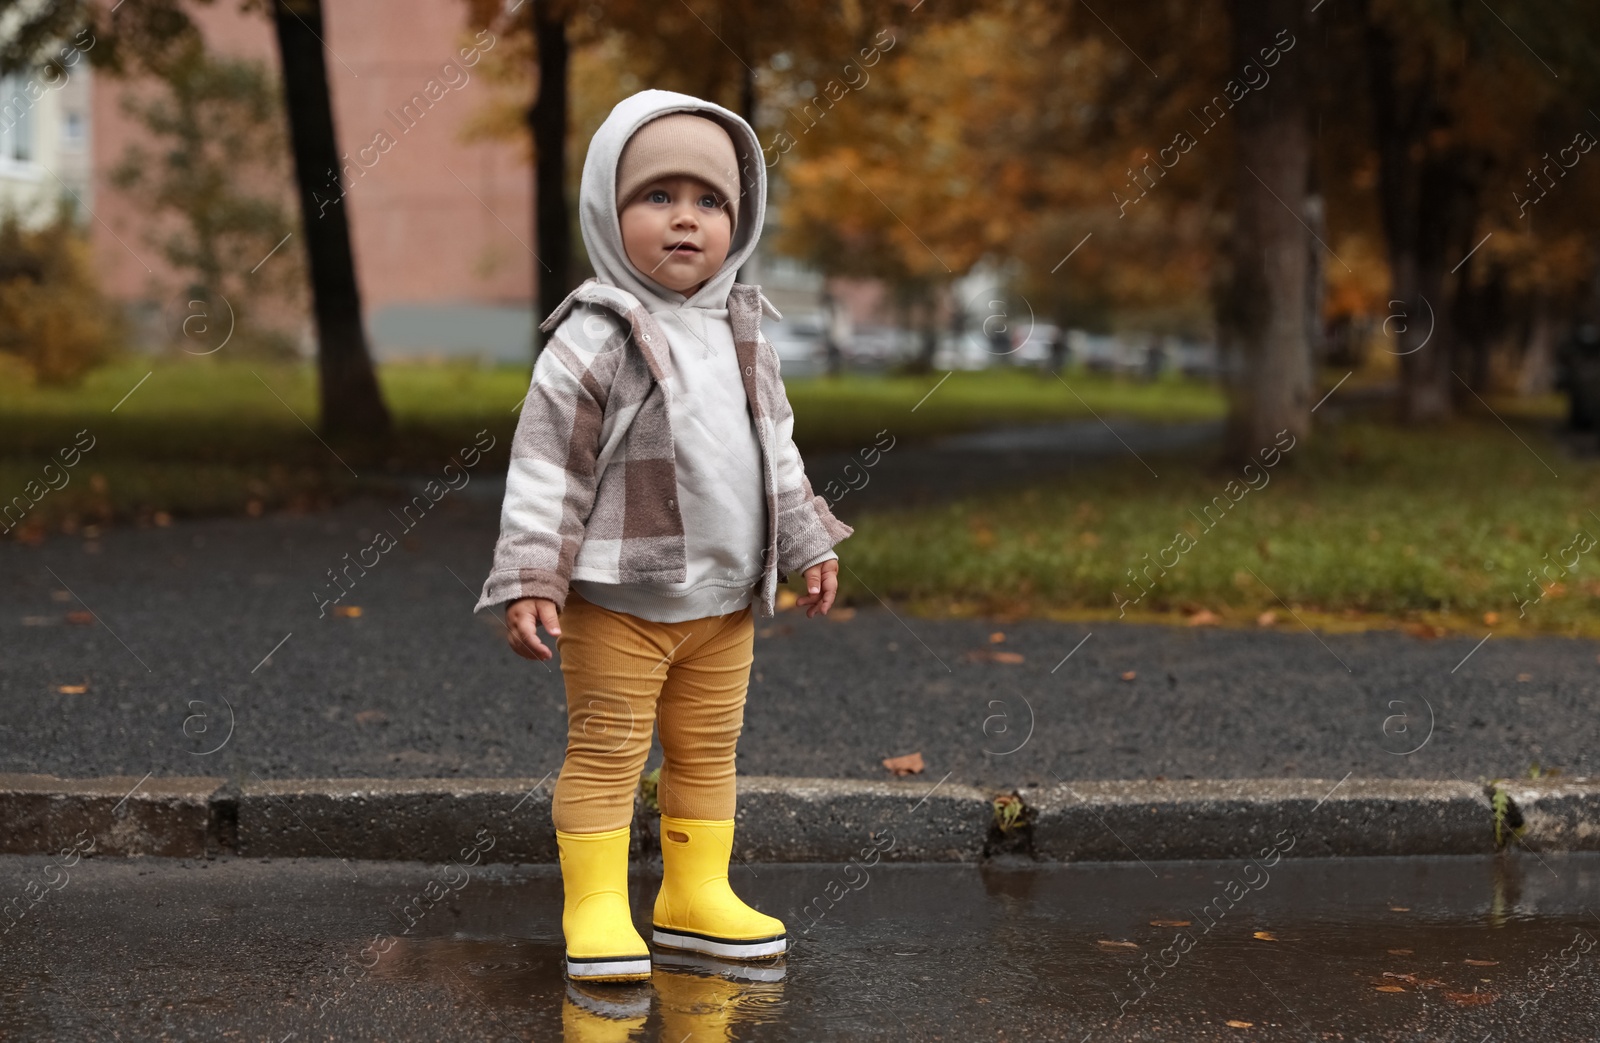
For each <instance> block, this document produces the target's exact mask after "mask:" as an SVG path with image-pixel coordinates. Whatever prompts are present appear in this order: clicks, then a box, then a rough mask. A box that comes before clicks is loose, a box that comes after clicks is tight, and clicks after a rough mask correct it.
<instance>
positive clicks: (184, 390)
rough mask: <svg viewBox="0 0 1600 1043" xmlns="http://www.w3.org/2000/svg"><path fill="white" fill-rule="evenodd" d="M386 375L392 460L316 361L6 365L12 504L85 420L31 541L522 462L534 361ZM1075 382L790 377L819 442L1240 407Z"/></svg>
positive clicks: (1, 488)
mask: <svg viewBox="0 0 1600 1043" xmlns="http://www.w3.org/2000/svg"><path fill="white" fill-rule="evenodd" d="M147 375H148V377H147ZM379 379H380V382H381V384H382V386H383V391H384V396H385V399H386V401H387V402H388V403H389V407H390V409H391V411H392V412H393V414H394V417H395V426H396V438H395V442H394V445H393V447H392V450H391V451H390V453H389V454H388V456H387V457H386V458H384V459H381V460H373V459H363V458H359V457H357V456H356V455H353V454H351V453H349V452H343V451H341V452H340V453H338V454H336V453H335V451H334V450H333V449H330V448H329V447H328V446H325V445H323V444H322V442H321V441H320V440H319V439H318V438H317V437H316V435H314V434H313V433H312V432H311V431H310V430H309V429H308V428H307V426H306V425H307V424H309V425H311V426H312V427H315V426H316V416H317V401H316V388H317V385H316V381H315V374H314V372H313V371H312V369H311V368H310V367H309V366H305V365H293V366H286V365H281V364H278V365H275V364H270V363H256V364H251V363H244V362H231V361H223V360H219V359H213V358H185V359H131V360H125V361H123V362H121V363H118V364H116V365H113V366H109V367H106V368H104V369H101V370H97V371H95V372H94V373H92V374H91V375H90V376H89V377H88V379H87V380H85V381H84V383H83V384H82V385H81V386H79V387H76V388H72V389H54V388H44V387H36V386H30V385H29V384H28V382H27V381H25V380H23V379H21V378H20V375H19V374H17V373H15V372H7V373H0V447H3V448H0V497H3V498H4V501H0V502H8V501H9V499H10V498H11V497H12V496H15V495H17V494H20V493H22V492H23V491H24V489H25V488H26V487H27V485H28V483H29V482H31V481H40V480H41V479H42V473H43V472H42V469H43V467H44V466H45V465H46V464H48V463H49V462H50V460H51V458H52V456H53V455H54V454H56V453H57V452H58V451H60V450H61V449H62V448H64V447H66V446H70V445H71V444H73V442H74V440H75V438H76V437H77V433H78V432H80V431H87V432H88V433H89V434H88V436H86V437H92V438H93V439H94V440H95V441H94V448H93V449H92V450H91V451H90V452H89V453H88V454H87V455H86V456H85V457H84V460H83V461H82V462H81V463H80V465H79V466H78V467H76V468H74V469H73V470H72V471H71V472H70V474H69V479H70V480H69V481H68V483H67V484H66V485H65V486H64V487H63V488H61V489H60V490H59V491H54V492H50V493H48V494H47V495H46V496H44V497H43V498H42V499H40V500H39V502H38V503H37V504H36V505H34V507H33V508H32V510H31V511H30V512H29V516H28V519H27V523H26V524H25V525H23V526H21V527H19V530H18V531H19V532H21V533H22V534H23V535H24V536H25V537H26V538H35V537H37V536H39V535H41V534H42V533H43V532H45V531H54V530H60V529H66V530H76V529H77V528H79V527H81V526H82V525H84V524H98V525H103V524H108V523H115V522H126V521H135V522H145V523H148V522H151V521H156V522H160V521H163V520H165V519H166V518H169V517H183V516H202V515H214V514H227V513H241V512H247V511H248V512H251V513H259V512H261V511H264V510H274V509H280V508H289V509H311V508H315V507H318V506H322V505H325V504H327V503H330V502H332V501H334V500H337V499H339V498H340V497H344V496H348V495H350V494H351V493H353V492H355V491H357V490H359V489H363V488H366V489H382V488H385V482H390V481H392V480H393V477H394V476H395V475H397V474H400V473H429V474H431V473H435V472H437V471H439V470H440V469H441V468H442V467H443V466H444V465H445V464H446V463H447V462H448V461H449V459H450V458H451V456H452V455H455V454H458V453H459V452H460V451H461V449H462V448H463V447H465V446H467V445H470V444H471V443H472V442H473V440H474V436H475V435H476V433H477V432H479V431H482V430H488V431H489V433H490V434H492V435H493V436H494V437H495V440H496V446H495V448H494V450H493V451H491V452H490V453H489V454H488V455H487V458H486V459H485V461H484V462H483V463H481V464H479V469H480V473H486V474H494V473H504V470H505V466H506V453H507V450H508V448H509V445H510V441H511V433H512V431H513V429H514V427H515V424H516V414H515V413H514V412H513V410H514V408H515V406H516V405H517V404H518V403H519V402H521V401H522V398H523V396H524V395H525V394H526V393H527V388H528V373H527V371H525V370H523V369H520V368H515V367H507V368H482V367H478V366H475V365H390V366H384V367H382V368H381V369H380V373H379ZM1071 383H1072V389H1071V390H1069V389H1068V387H1067V386H1066V385H1065V384H1063V383H1062V382H1061V381H1059V380H1056V379H1054V378H1050V377H1040V376H1038V375H1036V374H1033V373H1029V372H1006V371H996V372H982V373H958V374H954V375H952V376H951V377H950V378H949V379H948V380H945V381H944V382H943V383H942V384H941V383H940V375H934V376H929V377H926V378H910V377H904V378H894V379H884V378H873V377H866V376H854V375H851V376H846V377H844V378H842V379H840V380H837V381H829V380H827V379H825V378H797V379H792V380H789V381H786V384H787V386H788V390H789V395H790V399H791V401H792V402H793V404H794V407H795V411H796V418H797V419H796V434H795V440H796V442H797V443H798V444H799V445H800V447H801V450H802V452H806V453H814V452H821V451H824V450H828V449H851V448H856V447H859V446H863V445H868V444H870V443H871V442H872V440H873V437H874V433H875V432H876V431H878V430H879V429H881V427H882V424H881V418H882V417H884V416H901V417H903V418H904V419H902V420H897V421H896V426H895V432H894V434H895V436H896V438H897V444H899V443H903V442H907V441H915V440H916V439H918V438H921V437H926V436H929V435H934V434H941V433H946V432H953V431H965V430H974V429H978V428H983V427H991V426H995V425H998V424H1002V423H1030V422H1044V421H1049V420H1057V419H1068V418H1081V417H1087V416H1089V415H1090V414H1089V409H1090V408H1092V409H1094V410H1095V412H1098V413H1101V414H1104V415H1113V416H1136V417H1142V418H1145V419H1150V420H1167V419H1183V418H1191V417H1208V416H1220V415H1221V412H1222V400H1221V397H1220V395H1219V394H1218V393H1217V392H1216V391H1215V389H1213V388H1210V387H1208V386H1206V385H1204V384H1202V383H1198V382H1194V381H1184V380H1177V379H1172V380H1164V381H1160V382H1158V383H1157V384H1155V385H1139V384H1135V383H1132V382H1127V381H1122V380H1118V379H1114V378H1110V377H1105V376H1087V375H1083V376H1073V377H1072V378H1071ZM935 387H937V390H934V389H935ZM930 392H932V393H931V394H930ZM1074 392H1076V396H1081V401H1080V398H1079V397H1076V396H1075V395H1074ZM919 400H921V401H922V404H921V405H920V406H919V407H918V408H917V409H916V410H915V411H914V412H913V411H912V409H911V407H913V406H917V404H918V402H919ZM302 421H304V422H302ZM346 463H348V465H349V466H348V467H347V466H346ZM352 471H354V472H356V474H354V475H353V474H352V473H351V472H352ZM356 475H359V477H357V476H356ZM57 480H58V481H59V479H57ZM35 488H38V487H37V486H36V487H35Z"/></svg>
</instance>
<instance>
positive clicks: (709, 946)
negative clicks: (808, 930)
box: [651, 927, 789, 960]
mask: <svg viewBox="0 0 1600 1043" xmlns="http://www.w3.org/2000/svg"><path fill="white" fill-rule="evenodd" d="M651 941H653V942H655V944H657V945H659V946H661V947H662V948H664V949H681V950H684V951H686V952H703V953H706V954H707V955H709V956H721V957H722V958H723V959H728V960H752V959H761V958H763V957H768V956H780V955H782V954H783V953H784V951H785V950H787V949H788V947H789V936H788V935H786V934H780V935H776V936H774V937H771V938H753V939H751V940H749V941H731V940H728V939H725V938H716V937H713V936H711V935H704V934H691V933H689V932H687V931H669V930H663V929H662V928H660V927H657V928H655V933H654V934H653V935H652V936H651Z"/></svg>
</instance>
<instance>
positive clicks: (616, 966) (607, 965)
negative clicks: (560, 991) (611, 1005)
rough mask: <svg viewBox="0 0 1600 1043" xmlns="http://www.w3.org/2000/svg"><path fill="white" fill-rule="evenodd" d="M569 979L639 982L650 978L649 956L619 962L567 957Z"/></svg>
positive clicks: (630, 957) (634, 957)
mask: <svg viewBox="0 0 1600 1043" xmlns="http://www.w3.org/2000/svg"><path fill="white" fill-rule="evenodd" d="M567 977H569V978H571V979H572V980H573V981H639V980H643V979H645V978H648V977H650V957H649V956H629V957H626V958H624V959H618V960H574V959H573V958H572V957H570V956H569V957H567Z"/></svg>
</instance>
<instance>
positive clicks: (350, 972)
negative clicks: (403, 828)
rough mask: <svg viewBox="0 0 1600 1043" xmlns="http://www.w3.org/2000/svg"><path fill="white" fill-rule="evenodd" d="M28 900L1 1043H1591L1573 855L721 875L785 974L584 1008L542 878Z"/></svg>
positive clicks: (294, 866) (3, 879)
mask: <svg viewBox="0 0 1600 1043" xmlns="http://www.w3.org/2000/svg"><path fill="white" fill-rule="evenodd" d="M52 865H54V866H55V868H54V871H53V872H52V871H51V866H52ZM1263 865H1265V866H1266V867H1265V868H1263ZM447 870H448V872H447ZM40 881H48V882H49V886H46V887H44V888H43V889H42V890H43V898H41V899H40V900H39V901H38V902H37V903H36V904H34V905H33V906H32V909H31V912H30V913H29V914H28V915H26V916H23V917H22V918H21V919H20V920H17V921H15V922H12V921H10V920H9V919H6V923H7V925H8V927H9V929H8V930H6V933H5V934H4V941H3V943H0V1038H5V1039H8V1040H11V1039H14V1040H57V1041H63V1043H75V1041H80V1040H93V1041H108V1040H157V1039H161V1040H191V1039H193V1040H199V1039H206V1040H215V1039H235V1040H245V1041H257V1040H260V1041H270V1043H288V1041H297V1043H298V1041H307V1040H387V1041H396V1043H398V1041H408V1040H430V1041H433V1040H446V1039H448V1040H461V1041H469V1040H488V1041H504V1040H531V1041H549V1040H561V1041H565V1043H594V1041H602V1040H603V1041H622V1040H665V1041H669V1043H683V1041H684V1040H689V1039H692V1040H694V1041H697V1043H712V1041H724V1040H807V1041H816V1040H821V1041H832V1040H872V1039H894V1040H933V1041H941V1040H1015V1041H1024V1040H1026V1041H1045V1040H1063V1041H1071V1043H1084V1041H1088V1040H1103V1041H1133V1040H1152V1039H1164V1040H1179V1039H1181V1040H1185V1041H1211V1040H1366V1041H1389V1040H1394V1041H1399V1040H1424V1039H1425V1040H1429V1041H1436V1043H1454V1041H1460V1043H1485V1041H1496V1043H1510V1041H1524V1040H1539V1041H1542V1043H1561V1041H1579V1040H1594V1039H1596V1038H1597V1037H1600V972H1597V967H1600V951H1595V950H1597V949H1600V917H1597V915H1596V914H1597V913H1600V902H1597V901H1596V898H1595V896H1596V894H1600V855H1593V854H1585V855H1567V856H1544V857H1543V858H1542V859H1535V858H1533V857H1529V856H1527V855H1525V854H1524V855H1519V856H1512V857H1502V858H1496V857H1481V858H1480V857H1458V858H1430V859H1387V858H1372V859H1356V860H1346V859H1296V858H1295V857H1294V854H1293V850H1292V848H1290V849H1288V852H1287V855H1286V856H1285V857H1283V858H1281V860H1277V861H1276V863H1275V864H1268V863H1252V862H1249V861H1247V860H1245V859H1244V858H1241V859H1240V860H1239V861H1238V862H1229V861H1218V862H1187V863H1161V864H1159V865H1158V866H1155V867H1141V866H1139V865H1137V864H1126V865H1111V864H1091V863H1079V864H1076V865H1055V866H1041V867H1033V868H1026V869H1019V868H1007V867H1003V866H999V865H988V866H984V867H978V866H971V865H968V866H919V865H905V864H895V865H890V864H888V863H879V864H878V865H877V866H875V867H872V868H870V869H864V870H859V871H857V872H852V873H850V874H848V875H843V876H842V875H841V872H840V870H839V868H838V867H831V866H796V865H763V866H759V867H739V866H736V867H735V870H734V876H733V884H734V886H735V888H736V889H737V890H738V891H739V893H740V894H741V896H743V897H744V898H745V899H746V900H747V901H749V902H750V903H751V904H752V905H754V906H756V907H757V908H761V909H763V910H765V911H768V912H771V913H773V914H775V915H779V916H781V917H782V918H783V919H784V920H785V922H786V924H787V926H788V930H789V934H790V937H791V944H792V948H791V950H790V952H789V953H788V954H787V956H786V957H785V958H783V959H782V960H780V961H778V962H775V963H766V964H749V965H739V964H731V963H723V962H718V961H714V960H709V959H700V958H695V957H689V958H681V957H669V956H668V955H667V954H666V953H658V954H657V956H658V958H657V962H656V965H655V969H654V973H653V976H652V979H651V980H650V981H649V982H648V983H640V984H629V985H591V986H586V987H578V986H576V985H569V983H567V982H566V981H565V980H564V978H563V976H562V959H561V957H562V939H561V930H560V911H561V891H560V878H559V876H558V874H557V870H556V869H555V867H550V866H540V867H525V866H507V865H479V866H475V867H472V868H470V869H467V870H461V869H458V868H457V867H439V866H432V865H426V864H421V863H404V862H395V863H370V862H341V861H339V860H335V859H305V860H298V861H292V862H259V861H253V860H248V859H243V860H241V859H236V858H222V859H218V860H216V861H213V862H190V861H178V860H170V859H121V858H102V857H98V856H92V855H91V856H90V857H86V858H83V859H81V860H79V861H77V862H76V864H74V865H71V867H70V868H62V867H61V866H60V864H59V862H55V863H53V862H52V860H50V859H46V858H41V857H22V856H5V857H0V896H3V898H4V899H7V900H9V899H12V898H13V896H16V895H20V894H23V893H24V889H25V888H26V887H27V886H28V885H29V884H30V883H34V884H38V883H39V882H40ZM430 881H439V883H438V884H437V885H435V886H434V887H432V888H431V889H430V888H429V882H430ZM840 881H844V882H843V883H841V882H840ZM657 883H658V880H657V879H656V878H654V877H652V876H649V875H648V874H647V873H645V872H642V871H636V872H635V874H634V876H633V878H632V881H631V892H632V894H631V899H632V902H633V906H634V919H635V921H636V923H637V924H639V925H641V926H643V928H644V930H645V931H646V932H648V921H649V908H650V903H651V901H652V900H653V897H654V893H655V887H656V885H657ZM830 884H832V885H833V886H831V887H830ZM425 890H426V893H427V894H430V895H434V896H441V897H439V898H438V901H437V902H435V903H432V904H430V903H429V902H428V901H426V900H424V899H422V898H420V897H419V896H422V895H424V893H425ZM829 893H831V894H833V895H835V896H836V898H835V900H832V901H830V900H829V899H828V898H827V897H826V895H828V894H829ZM1229 896H1233V897H1232V899H1230V897H1229ZM0 919H4V918H0Z"/></svg>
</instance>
